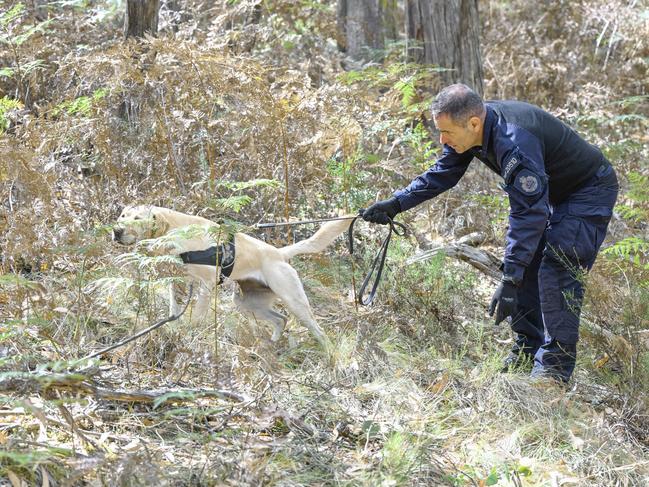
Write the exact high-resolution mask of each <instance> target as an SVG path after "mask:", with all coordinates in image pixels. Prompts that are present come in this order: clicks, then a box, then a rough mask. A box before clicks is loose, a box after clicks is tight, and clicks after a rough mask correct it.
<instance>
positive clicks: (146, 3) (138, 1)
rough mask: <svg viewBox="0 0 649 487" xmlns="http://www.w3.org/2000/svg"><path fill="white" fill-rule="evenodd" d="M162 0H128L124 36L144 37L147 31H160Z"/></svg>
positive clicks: (151, 32) (151, 33)
mask: <svg viewBox="0 0 649 487" xmlns="http://www.w3.org/2000/svg"><path fill="white" fill-rule="evenodd" d="M159 11H160V0H127V1H126V18H125V19H124V36H125V37H126V38H128V37H143V36H144V34H145V33H148V34H150V35H156V34H157V33H158V13H159Z"/></svg>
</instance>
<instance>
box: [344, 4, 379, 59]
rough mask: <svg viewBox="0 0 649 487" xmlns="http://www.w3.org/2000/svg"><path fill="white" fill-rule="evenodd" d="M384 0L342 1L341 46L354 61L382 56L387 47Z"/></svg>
mask: <svg viewBox="0 0 649 487" xmlns="http://www.w3.org/2000/svg"><path fill="white" fill-rule="evenodd" d="M381 3H382V2H381V0H338V6H337V12H336V13H337V30H338V47H339V48H340V49H341V50H342V51H344V52H346V53H347V55H349V57H351V58H352V59H354V60H357V61H361V60H365V61H368V60H370V59H373V60H376V59H379V58H380V57H381V55H382V54H381V53H382V50H383V48H384V45H385V44H384V29H383V23H382V5H381Z"/></svg>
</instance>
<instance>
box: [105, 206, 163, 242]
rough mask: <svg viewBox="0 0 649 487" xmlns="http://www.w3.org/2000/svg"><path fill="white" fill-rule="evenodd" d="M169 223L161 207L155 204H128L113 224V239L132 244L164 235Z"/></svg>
mask: <svg viewBox="0 0 649 487" xmlns="http://www.w3.org/2000/svg"><path fill="white" fill-rule="evenodd" d="M168 229H169V223H168V222H167V219H166V217H165V215H164V212H163V211H161V209H160V208H158V207H155V206H127V207H125V208H124V209H123V210H122V213H121V214H120V215H119V218H117V223H116V224H115V225H114V226H113V240H114V241H115V242H117V243H120V244H122V245H131V244H134V243H136V242H138V241H140V240H142V239H146V238H156V237H160V236H161V235H164V234H165V233H166V232H167V230H168Z"/></svg>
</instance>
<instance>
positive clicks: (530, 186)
mask: <svg viewBox="0 0 649 487" xmlns="http://www.w3.org/2000/svg"><path fill="white" fill-rule="evenodd" d="M521 187H522V188H523V191H525V192H526V193H533V192H534V191H536V188H538V187H539V181H538V179H536V178H535V177H534V176H521Z"/></svg>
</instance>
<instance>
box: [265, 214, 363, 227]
mask: <svg viewBox="0 0 649 487" xmlns="http://www.w3.org/2000/svg"><path fill="white" fill-rule="evenodd" d="M356 218H358V217H356V216H337V217H333V218H319V219H317V220H301V221H297V222H272V223H257V224H256V225H255V228H273V227H286V226H292V225H306V224H307V223H323V222H333V221H336V220H356ZM352 225H353V223H352Z"/></svg>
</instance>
